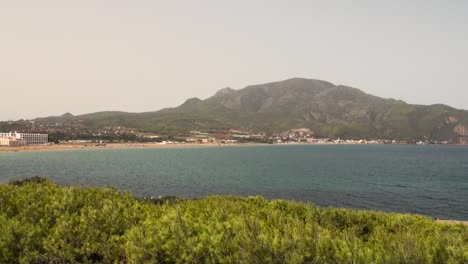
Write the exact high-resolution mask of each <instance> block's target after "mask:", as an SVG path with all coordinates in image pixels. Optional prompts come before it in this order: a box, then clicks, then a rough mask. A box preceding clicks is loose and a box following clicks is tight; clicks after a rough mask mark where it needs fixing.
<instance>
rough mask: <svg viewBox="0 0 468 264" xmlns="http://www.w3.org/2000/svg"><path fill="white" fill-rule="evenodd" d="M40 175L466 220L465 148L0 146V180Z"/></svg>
mask: <svg viewBox="0 0 468 264" xmlns="http://www.w3.org/2000/svg"><path fill="white" fill-rule="evenodd" d="M31 176H46V177H49V178H51V179H52V180H54V181H55V182H57V183H59V184H62V185H77V184H80V185H86V186H115V187H117V188H119V189H121V190H126V191H129V192H131V193H133V194H134V195H136V196H159V195H162V196H167V195H171V196H181V197H188V198H191V197H201V196H206V195H212V194H235V195H243V196H248V195H262V196H264V197H266V198H269V199H273V198H282V199H291V200H297V201H305V202H312V203H315V204H318V205H321V206H334V207H351V208H364V209H378V210H384V211H395V212H410V213H419V214H425V215H429V216H432V217H434V218H446V219H459V220H468V147H463V146H435V145H427V146H415V145H289V146H278V145H273V146H271V145H265V146H236V147H225V146H224V147H223V146H221V147H176V148H145V149H101V150H98V149H96V150H62V151H46V152H14V153H11V152H9V153H8V152H0V183H1V182H6V181H9V180H12V179H20V178H24V177H31Z"/></svg>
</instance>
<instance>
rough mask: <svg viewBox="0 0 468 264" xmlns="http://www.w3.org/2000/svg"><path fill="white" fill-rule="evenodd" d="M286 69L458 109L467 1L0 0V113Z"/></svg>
mask: <svg viewBox="0 0 468 264" xmlns="http://www.w3.org/2000/svg"><path fill="white" fill-rule="evenodd" d="M292 77H304V78H312V79H321V80H326V81H329V82H332V83H335V84H343V85H349V86H353V87H356V88H360V89H361V90H363V91H365V92H367V93H370V94H373V95H377V96H381V97H391V98H397V99H402V100H404V101H406V102H408V103H418V104H434V103H444V104H448V105H451V106H454V107H457V108H463V109H468V85H467V78H468V1H457V0H446V1H443V0H440V1H428V0H426V1H416V0H412V1H408V0H404V1H375V0H369V1H313V0H304V1H299V0H297V1H294V0H283V1H275V0H232V1H227V0H226V1H224V0H197V1H195V0H186V1H177V0H167V1H158V0H125V1H124V0H73V1H72V0H56V1H52V0H41V1H39V0H30V1H23V0H0V120H16V119H20V118H26V119H29V118H34V117H39V116H48V115H61V114H63V113H65V112H71V113H73V114H83V113H90V112H95V111H103V110H121V111H131V112H142V111H154V110H158V109H161V108H164V107H171V106H177V105H179V104H181V103H183V102H184V101H185V100H186V99H187V98H190V97H199V98H201V99H204V98H207V97H209V96H211V95H212V94H214V93H215V92H216V91H217V90H219V89H221V88H224V87H232V88H234V89H240V88H243V87H245V86H247V85H250V84H259V83H265V82H272V81H279V80H283V79H288V78H292Z"/></svg>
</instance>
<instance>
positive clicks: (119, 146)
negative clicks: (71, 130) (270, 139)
mask: <svg viewBox="0 0 468 264" xmlns="http://www.w3.org/2000/svg"><path fill="white" fill-rule="evenodd" d="M255 145H268V144H260V143H246V144H235V143H230V144H217V143H169V144H158V143H107V144H105V145H95V144H54V145H47V146H22V147H0V152H36V151H52V150H93V149H94V150H100V149H143V148H178V147H232V146H255Z"/></svg>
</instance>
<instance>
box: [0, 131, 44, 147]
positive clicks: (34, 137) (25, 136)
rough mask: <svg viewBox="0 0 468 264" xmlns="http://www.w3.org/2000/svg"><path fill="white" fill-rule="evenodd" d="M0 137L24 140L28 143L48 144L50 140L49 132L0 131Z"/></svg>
mask: <svg viewBox="0 0 468 264" xmlns="http://www.w3.org/2000/svg"><path fill="white" fill-rule="evenodd" d="M0 138H4V139H12V140H17V141H20V142H24V144H26V145H46V144H47V143H48V142H49V135H47V134H31V133H17V132H10V133H0ZM5 142H6V141H5Z"/></svg>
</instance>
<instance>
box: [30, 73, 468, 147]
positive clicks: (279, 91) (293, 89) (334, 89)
mask: <svg viewBox="0 0 468 264" xmlns="http://www.w3.org/2000/svg"><path fill="white" fill-rule="evenodd" d="M35 121H36V122H37V123H44V124H54V123H55V124H57V123H59V124H66V123H67V122H71V121H73V122H75V123H76V122H79V123H80V124H82V126H83V127H85V128H89V129H97V128H102V127H105V126H124V127H128V128H135V129H141V130H145V131H151V132H157V133H161V134H177V133H184V132H187V131H190V130H207V129H210V130H218V129H219V130H221V129H231V128H235V129H248V130H255V131H265V132H270V133H273V132H282V131H285V130H288V129H292V128H310V129H311V130H312V131H314V132H315V134H316V135H317V136H319V137H341V138H377V137H378V138H388V139H405V140H408V139H431V140H459V139H460V138H462V139H466V138H467V137H468V111H465V110H458V109H455V108H452V107H449V106H446V105H428V106H424V105H412V104H407V103H405V102H403V101H401V100H394V99H384V98H380V97H376V96H373V95H370V94H366V93H364V92H363V91H361V90H359V89H356V88H352V87H348V86H343V85H334V84H332V83H329V82H325V81H320V80H311V79H303V78H293V79H289V80H284V81H280V82H272V83H266V84H260V85H252V86H247V87H245V88H244V89H240V90H234V89H231V88H224V89H222V90H220V91H218V92H217V93H216V94H215V95H213V96H212V97H210V98H208V99H205V100H201V99H198V98H191V99H188V100H187V101H186V102H185V103H183V104H182V105H180V106H178V107H175V108H167V109H162V110H160V111H156V112H146V113H127V112H98V113H92V114H86V115H80V116H73V115H71V114H69V113H67V114H65V115H63V116H58V117H46V118H38V119H36V120H35Z"/></svg>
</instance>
